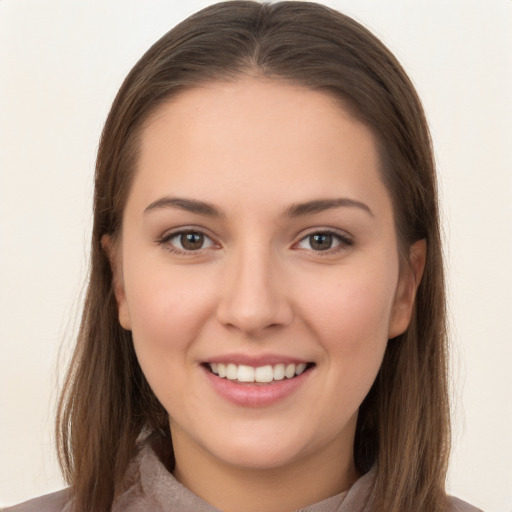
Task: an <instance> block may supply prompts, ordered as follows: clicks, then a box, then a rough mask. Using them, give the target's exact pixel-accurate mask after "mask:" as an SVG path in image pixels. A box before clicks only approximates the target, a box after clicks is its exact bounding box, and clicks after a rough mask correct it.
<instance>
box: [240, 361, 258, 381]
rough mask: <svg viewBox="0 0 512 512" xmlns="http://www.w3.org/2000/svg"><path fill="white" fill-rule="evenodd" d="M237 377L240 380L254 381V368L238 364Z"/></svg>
mask: <svg viewBox="0 0 512 512" xmlns="http://www.w3.org/2000/svg"><path fill="white" fill-rule="evenodd" d="M237 377H238V380H239V381H240V382H254V368H253V367H252V366H245V365H243V364H241V365H239V366H238V372H237Z"/></svg>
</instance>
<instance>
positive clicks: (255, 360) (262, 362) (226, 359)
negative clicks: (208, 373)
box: [205, 354, 311, 368]
mask: <svg viewBox="0 0 512 512" xmlns="http://www.w3.org/2000/svg"><path fill="white" fill-rule="evenodd" d="M205 362H208V363H222V364H230V363H232V364H236V365H239V364H244V365H246V366H253V367H254V368H256V367H258V366H266V365H272V366H274V365H276V364H284V365H286V364H301V363H304V364H307V363H309V362H311V361H306V360H304V359H297V358H295V357H288V356H282V355H277V354H267V355H258V356H251V355H248V354H225V355H222V356H216V357H212V358H210V359H207V360H206V361H205Z"/></svg>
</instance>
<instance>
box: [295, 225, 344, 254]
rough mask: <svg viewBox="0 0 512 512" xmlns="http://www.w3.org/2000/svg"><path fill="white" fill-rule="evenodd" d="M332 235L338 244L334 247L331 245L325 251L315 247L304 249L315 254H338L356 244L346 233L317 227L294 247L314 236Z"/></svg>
mask: <svg viewBox="0 0 512 512" xmlns="http://www.w3.org/2000/svg"><path fill="white" fill-rule="evenodd" d="M319 235H321V236H331V237H332V238H333V241H334V240H336V241H337V244H336V245H334V246H333V247H329V248H328V249H325V250H323V251H315V250H314V249H304V250H307V251H311V252H313V253H314V254H315V256H317V255H318V256H332V255H333V254H337V253H339V252H341V251H343V250H345V249H347V248H348V247H351V246H353V245H354V240H352V239H351V238H350V237H348V236H347V235H346V234H344V233H340V232H338V231H334V230H332V229H316V230H314V231H310V232H309V233H307V234H306V235H305V236H303V237H302V238H301V239H300V240H299V241H298V242H297V243H296V244H294V247H297V246H298V245H299V244H301V243H302V242H305V241H307V240H308V239H311V237H313V236H319Z"/></svg>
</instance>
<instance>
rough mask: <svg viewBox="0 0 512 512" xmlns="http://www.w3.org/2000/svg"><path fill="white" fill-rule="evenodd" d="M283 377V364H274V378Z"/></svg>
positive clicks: (281, 378)
mask: <svg viewBox="0 0 512 512" xmlns="http://www.w3.org/2000/svg"><path fill="white" fill-rule="evenodd" d="M283 379H284V364H276V365H275V366H274V380H283Z"/></svg>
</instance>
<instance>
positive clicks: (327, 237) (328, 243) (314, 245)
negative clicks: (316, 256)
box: [309, 233, 333, 251]
mask: <svg viewBox="0 0 512 512" xmlns="http://www.w3.org/2000/svg"><path fill="white" fill-rule="evenodd" d="M332 242H333V237H332V235H331V234H329V233H315V234H314V235H310V236H309V245H310V247H311V249H313V250H314V251H326V250H327V249H330V248H331V247H332Z"/></svg>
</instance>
